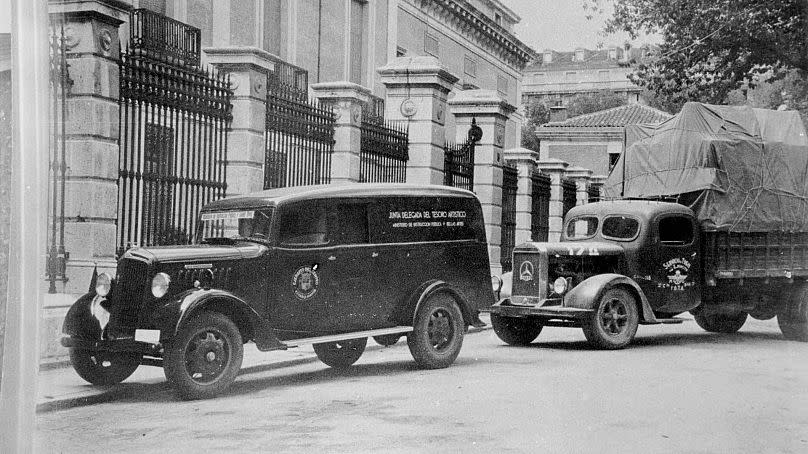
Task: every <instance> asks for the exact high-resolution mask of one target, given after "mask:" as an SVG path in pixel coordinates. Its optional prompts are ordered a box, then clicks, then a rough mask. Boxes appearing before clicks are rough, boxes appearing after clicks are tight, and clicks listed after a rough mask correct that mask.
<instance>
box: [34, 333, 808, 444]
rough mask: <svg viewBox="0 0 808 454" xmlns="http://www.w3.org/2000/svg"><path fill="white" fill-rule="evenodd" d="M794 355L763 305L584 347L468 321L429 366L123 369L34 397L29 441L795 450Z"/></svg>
mask: <svg viewBox="0 0 808 454" xmlns="http://www.w3.org/2000/svg"><path fill="white" fill-rule="evenodd" d="M371 344H372V342H370V343H369V345H371ZM274 354H275V355H291V354H292V353H291V352H282V353H274ZM268 355H273V353H269V354H268ZM298 356H299V354H298ZM806 357H808V344H803V343H797V342H790V341H784V340H782V337H781V335H780V332H779V330H778V328H777V323H776V321H774V320H770V321H765V322H762V321H756V320H752V319H750V320H749V321H748V322H747V324H746V325H745V326H744V328H743V329H742V330H741V332H740V333H738V334H735V335H725V334H711V333H706V332H704V331H702V330H701V329H700V328H699V327H698V326H697V325H696V323H695V322H693V321H689V322H686V323H684V324H683V325H674V326H670V325H668V326H651V327H648V326H641V327H640V328H639V331H638V336H637V339H636V340H635V342H634V344H633V345H632V346H630V347H629V348H627V349H625V350H621V351H595V350H591V349H590V348H589V347H588V346H587V345H586V343H585V342H584V337H583V334H582V332H581V331H580V330H578V329H575V330H573V329H564V328H546V329H545V331H544V332H543V333H542V334H541V336H540V337H539V339H538V340H537V341H536V343H534V344H533V345H531V346H529V347H509V346H506V345H504V344H503V343H502V342H500V341H499V339H497V337H496V335H495V334H494V333H493V331H492V330H484V331H481V332H475V333H470V334H468V335H467V336H466V338H465V343H464V346H463V350H462V351H461V353H460V356H459V357H458V359H457V361H456V362H455V364H454V365H453V366H451V367H449V368H448V369H442V370H420V369H418V368H416V366H415V364H414V362H413V361H412V359H411V357H410V354H409V350H408V349H407V346H406V342H405V341H404V340H402V341H399V343H398V344H396V345H395V346H393V347H388V348H381V347H369V349H368V351H366V353H365V355H364V356H363V357H362V358H361V359H360V360H359V362H357V364H356V365H354V366H353V367H351V368H349V369H348V370H345V371H336V370H333V369H330V368H328V367H327V366H325V365H323V364H322V363H320V362H318V361H317V360H316V359H313V358H312V357H311V355H309V356H307V357H304V358H303V359H299V358H298V359H295V360H294V361H290V362H288V363H287V364H289V365H287V366H285V367H274V366H273V367H266V368H263V369H260V370H257V371H256V370H254V371H252V372H250V373H245V374H242V375H240V376H239V378H238V379H237V381H236V383H235V384H234V386H233V388H232V389H231V391H230V392H229V393H227V394H226V395H223V396H221V397H219V398H217V399H212V400H207V401H193V402H186V401H181V400H179V399H178V398H177V397H176V396H175V395H174V394H173V393H172V391H171V389H170V388H169V387H168V386H167V385H165V384H164V383H157V384H155V383H152V384H143V383H138V382H136V381H132V379H130V380H127V382H125V383H124V384H122V385H121V387H122V388H123V389H128V390H129V392H126V393H120V395H119V396H118V397H117V398H113V399H109V400H107V401H105V402H101V403H98V402H96V403H92V402H91V403H90V404H88V405H81V406H75V407H72V408H68V409H62V410H51V411H40V413H39V414H38V417H37V432H36V434H35V438H36V440H35V446H36V452H65V453H74V452H75V453H79V452H81V453H89V452H270V451H272V452H408V453H411V452H486V453H491V452H497V453H498V452H551V453H566V452H569V453H590V452H591V453H618V452H619V453H626V452H628V453H634V452H642V453H746V452H748V453H769V452H772V453H804V452H808V361H806V360H805V359H806ZM290 358H291V356H290ZM306 358H308V359H306ZM282 364H284V363H278V365H282Z"/></svg>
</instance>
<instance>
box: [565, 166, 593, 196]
mask: <svg viewBox="0 0 808 454" xmlns="http://www.w3.org/2000/svg"><path fill="white" fill-rule="evenodd" d="M566 176H567V178H569V179H571V180H572V181H574V182H575V205H584V204H586V203H589V191H587V189H588V186H589V178H590V177H591V176H592V171H591V170H589V169H585V168H583V167H569V168H568V169H567V173H566Z"/></svg>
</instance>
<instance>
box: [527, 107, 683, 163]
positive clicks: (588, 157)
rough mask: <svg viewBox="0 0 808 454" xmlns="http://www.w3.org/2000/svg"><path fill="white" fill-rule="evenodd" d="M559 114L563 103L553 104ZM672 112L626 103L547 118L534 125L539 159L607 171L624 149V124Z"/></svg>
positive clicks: (654, 121)
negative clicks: (588, 112)
mask: <svg viewBox="0 0 808 454" xmlns="http://www.w3.org/2000/svg"><path fill="white" fill-rule="evenodd" d="M554 110H555V111H556V112H554V113H555V114H556V115H559V116H561V118H563V115H564V113H563V111H564V110H565V108H564V107H558V108H554ZM671 116H672V115H670V114H668V113H666V112H663V111H661V110H657V109H654V108H653V107H648V106H644V105H641V104H637V103H634V104H627V105H625V106H620V107H614V108H612V109H606V110H602V111H600V112H594V113H590V114H586V115H579V116H577V117H572V118H569V119H564V120H561V119H559V120H558V121H551V122H550V123H547V124H545V125H542V126H540V127H538V128H536V135H537V136H538V138H539V140H540V141H541V145H540V149H539V154H540V156H541V158H542V159H546V158H555V159H560V160H562V161H566V162H568V163H569V164H570V165H571V166H578V167H584V168H587V169H590V170H592V171H593V172H594V174H595V175H608V174H609V172H610V171H611V168H612V166H613V165H614V163H615V162H617V158H619V157H620V154H621V153H622V152H623V150H624V149H625V133H624V129H625V126H626V125H631V124H646V123H652V124H657V123H661V122H663V121H665V120H667V119H668V118H671Z"/></svg>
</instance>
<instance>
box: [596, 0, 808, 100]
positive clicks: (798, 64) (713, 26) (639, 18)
mask: <svg viewBox="0 0 808 454" xmlns="http://www.w3.org/2000/svg"><path fill="white" fill-rule="evenodd" d="M607 1H608V2H610V3H612V5H613V6H614V11H613V15H612V17H611V18H609V19H608V20H607V22H606V26H605V30H604V31H605V32H607V33H614V32H617V31H625V32H628V33H629V34H630V35H631V36H632V37H633V38H636V36H637V35H638V34H639V33H655V34H659V35H661V37H662V40H663V41H662V43H661V44H660V45H659V51H658V54H657V55H656V56H655V57H656V58H655V59H654V61H653V62H652V63H648V64H639V65H637V66H636V67H635V70H634V73H633V74H632V76H630V78H631V79H632V81H633V82H635V83H637V84H638V85H640V86H643V87H646V88H648V89H649V90H650V91H652V92H654V93H656V94H657V95H658V96H659V97H661V98H664V101H663V103H664V104H668V105H681V104H683V103H684V102H686V101H703V102H711V103H721V102H723V101H725V98H726V96H727V95H728V94H729V92H730V91H732V90H733V89H737V88H740V87H741V86H743V85H744V84H749V83H751V82H752V81H753V77H754V75H756V74H763V73H767V72H771V73H772V78H773V79H777V78H782V77H784V76H785V75H786V74H788V72H789V71H791V70H798V71H799V72H800V73H802V74H804V73H805V72H808V31H807V30H808V0H584V2H585V3H584V4H585V8H586V9H595V10H598V9H599V10H601V11H603V10H604V7H605V3H606V2H607Z"/></svg>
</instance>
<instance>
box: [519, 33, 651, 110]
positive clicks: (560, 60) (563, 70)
mask: <svg viewBox="0 0 808 454" xmlns="http://www.w3.org/2000/svg"><path fill="white" fill-rule="evenodd" d="M653 49H654V48H653V47H651V46H649V45H644V46H642V47H637V48H632V47H629V46H628V45H627V46H626V48H623V47H618V46H611V47H608V48H605V49H599V50H589V49H583V48H578V49H575V50H574V51H571V52H557V51H554V50H552V49H545V50H544V52H542V53H541V56H540V59H538V60H537V61H534V62H533V63H531V64H530V65H528V66H527V67H526V68H525V70H524V77H523V81H522V103H523V104H524V105H528V104H530V102H531V101H533V100H540V101H544V103H545V104H547V105H549V106H562V105H566V104H567V102H568V100H569V99H570V98H572V97H573V96H575V95H580V94H587V93H595V92H598V91H603V90H608V91H612V92H614V93H617V94H620V95H622V96H624V97H625V98H626V101H628V102H629V103H637V102H640V103H641V102H643V100H642V99H641V97H640V92H641V91H642V89H641V88H640V87H638V86H637V85H634V84H633V83H631V81H629V80H628V78H627V77H626V76H627V75H628V74H629V73H630V72H631V64H632V63H635V62H638V61H642V60H644V59H648V58H650V56H651V52H652V51H653Z"/></svg>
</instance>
